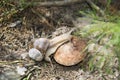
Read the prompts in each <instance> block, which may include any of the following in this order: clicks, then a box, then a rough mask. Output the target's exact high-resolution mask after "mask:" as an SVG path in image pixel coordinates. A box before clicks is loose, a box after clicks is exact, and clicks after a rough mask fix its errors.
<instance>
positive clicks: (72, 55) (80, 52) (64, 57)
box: [54, 37, 86, 66]
mask: <svg viewBox="0 0 120 80" xmlns="http://www.w3.org/2000/svg"><path fill="white" fill-rule="evenodd" d="M85 47H86V43H85V41H84V40H80V39H79V38H77V37H72V38H71V41H69V42H67V43H65V44H63V45H61V46H60V47H59V48H58V49H57V51H56V52H55V54H54V59H55V61H56V62H57V63H59V64H61V65H64V66H72V65H75V64H77V63H79V62H80V61H82V60H83V59H84V57H85V53H84V49H85Z"/></svg>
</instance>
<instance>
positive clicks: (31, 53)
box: [28, 48, 43, 61]
mask: <svg viewBox="0 0 120 80" xmlns="http://www.w3.org/2000/svg"><path fill="white" fill-rule="evenodd" d="M28 55H29V57H30V58H32V59H33V60H35V61H41V60H42V59H43V54H42V53H41V52H40V51H39V50H37V49H36V48H32V49H30V50H29V53H28Z"/></svg>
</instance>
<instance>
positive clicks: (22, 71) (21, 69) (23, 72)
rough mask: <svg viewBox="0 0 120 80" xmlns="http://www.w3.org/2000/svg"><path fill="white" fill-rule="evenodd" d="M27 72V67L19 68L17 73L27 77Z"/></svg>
mask: <svg viewBox="0 0 120 80" xmlns="http://www.w3.org/2000/svg"><path fill="white" fill-rule="evenodd" d="M26 71H27V69H26V68H25V67H20V66H17V73H18V74H20V75H25V72H26Z"/></svg>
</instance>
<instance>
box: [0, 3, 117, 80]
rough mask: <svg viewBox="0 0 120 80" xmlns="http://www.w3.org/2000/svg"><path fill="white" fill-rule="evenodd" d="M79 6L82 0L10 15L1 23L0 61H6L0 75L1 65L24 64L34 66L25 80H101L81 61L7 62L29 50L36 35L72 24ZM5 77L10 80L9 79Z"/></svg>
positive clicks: (42, 35)
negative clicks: (61, 63)
mask: <svg viewBox="0 0 120 80" xmlns="http://www.w3.org/2000/svg"><path fill="white" fill-rule="evenodd" d="M81 7H86V6H85V5H83V3H82V4H77V5H72V6H68V7H58V8H56V7H52V8H45V7H34V8H28V9H27V10H24V11H22V12H21V13H19V14H18V15H17V18H13V19H11V20H10V21H8V22H6V24H5V25H1V27H0V61H1V62H4V61H6V64H5V63H4V64H3V63H0V74H2V73H4V70H5V68H10V67H13V68H14V67H15V66H17V65H27V64H28V65H27V69H28V70H30V69H33V68H35V69H34V70H32V71H31V72H30V73H31V75H30V79H29V80H104V78H102V77H101V76H103V75H100V74H97V73H98V72H95V73H94V74H92V75H91V72H89V71H87V72H85V71H83V70H84V68H83V67H82V65H83V62H80V63H79V64H77V65H75V66H71V67H66V66H62V65H60V64H58V63H56V62H55V60H54V59H52V64H50V63H48V62H46V61H42V62H35V64H34V65H31V66H29V63H31V62H29V61H24V60H22V61H23V62H24V63H17V62H16V63H10V62H13V61H16V60H20V58H19V56H18V55H19V54H22V53H24V52H28V51H29V49H30V44H31V41H32V39H34V38H40V37H47V38H51V36H52V35H51V34H52V32H54V31H55V30H56V29H57V28H59V27H64V26H66V27H67V28H68V29H70V28H71V27H74V24H73V21H74V20H75V18H76V17H80V16H81V15H80V14H78V12H79V10H80V9H83V8H81ZM16 21H21V22H20V24H18V25H17V26H15V27H10V25H11V23H15V22H16ZM7 63H9V65H8V64H7ZM24 77H26V76H24ZM2 80H5V79H2ZM6 80H7V79H6ZM8 80H13V78H9V79H8ZM14 80H17V79H14ZM18 80H19V79H18ZM115 80H117V79H115Z"/></svg>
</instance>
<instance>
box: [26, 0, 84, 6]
mask: <svg viewBox="0 0 120 80" xmlns="http://www.w3.org/2000/svg"><path fill="white" fill-rule="evenodd" d="M83 1H85V0H63V1H46V2H27V3H25V4H26V5H33V6H44V7H50V6H66V5H71V4H75V3H79V2H83Z"/></svg>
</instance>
